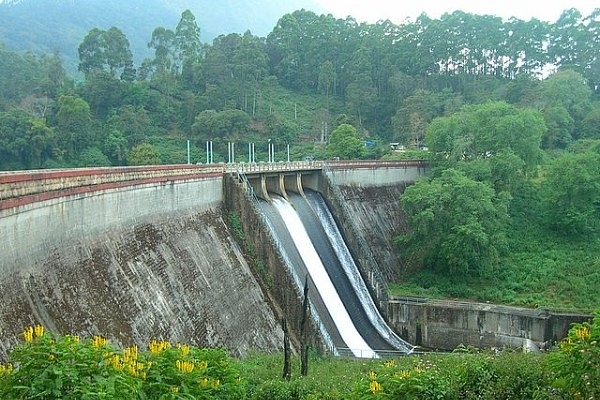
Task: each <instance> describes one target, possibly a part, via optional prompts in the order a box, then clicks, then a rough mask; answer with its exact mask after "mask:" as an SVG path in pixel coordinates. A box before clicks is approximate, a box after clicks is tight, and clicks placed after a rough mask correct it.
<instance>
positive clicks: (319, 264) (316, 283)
mask: <svg viewBox="0 0 600 400" xmlns="http://www.w3.org/2000/svg"><path fill="white" fill-rule="evenodd" d="M307 197H308V200H310V202H309V201H307V198H304V197H303V196H300V195H292V196H291V197H290V200H291V201H292V203H293V205H292V204H290V203H289V202H288V201H287V200H285V199H283V198H281V197H279V196H276V195H273V196H272V199H273V202H272V204H268V203H266V202H263V203H261V209H262V211H263V215H265V214H266V215H265V217H266V218H267V220H268V223H269V225H270V228H271V229H272V230H274V231H275V232H274V233H275V235H277V238H278V240H279V241H281V242H283V243H284V245H283V247H284V248H285V249H284V252H285V253H286V254H285V255H284V258H285V259H286V262H287V263H288V264H292V266H293V267H292V270H293V271H292V272H293V273H294V274H296V279H295V280H296V282H297V283H298V282H299V281H300V278H299V276H304V275H305V274H308V275H309V280H310V285H311V292H310V293H309V298H310V300H311V307H314V306H316V308H317V309H318V317H319V318H320V322H322V323H323V325H324V327H325V328H326V329H327V332H326V334H327V335H326V336H328V337H327V338H326V341H327V340H330V343H331V344H332V345H333V347H335V348H336V351H348V352H350V353H351V354H353V355H354V356H356V357H377V356H378V355H377V353H378V352H401V353H410V352H411V351H412V349H413V346H411V345H410V344H408V343H406V342H405V341H403V340H402V339H400V338H399V337H398V336H397V335H396V334H395V333H394V332H393V331H392V330H391V329H390V328H389V327H388V326H387V324H386V323H385V321H384V320H383V318H382V316H381V315H380V313H379V311H378V310H377V308H376V306H375V304H374V302H373V300H372V298H371V296H370V293H369V291H368V289H367V287H366V285H365V283H364V281H363V280H362V278H361V276H360V273H359V271H358V268H357V266H356V264H355V263H354V261H353V259H352V257H351V255H350V252H349V251H348V248H347V247H346V245H345V243H344V240H343V238H342V235H341V233H340V232H339V229H337V225H336V224H335V221H334V220H333V217H332V216H331V213H330V212H329V209H328V208H327V206H326V204H325V203H324V201H323V199H322V197H320V194H318V193H315V192H310V191H309V192H308V193H307ZM280 250H281V249H280ZM314 289H316V292H317V293H316V295H315V290H314Z"/></svg>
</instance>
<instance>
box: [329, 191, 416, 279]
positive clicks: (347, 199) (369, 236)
mask: <svg viewBox="0 0 600 400" xmlns="http://www.w3.org/2000/svg"><path fill="white" fill-rule="evenodd" d="M409 184H410V182H402V183H398V184H396V185H392V186H369V187H364V186H357V185H344V186H339V189H340V193H341V195H342V198H343V199H344V205H345V207H346V208H347V209H348V213H349V214H350V215H351V216H352V222H353V224H354V225H355V226H356V227H357V230H358V231H359V232H361V234H362V236H363V237H364V240H365V241H366V242H367V243H368V244H369V248H370V250H371V254H372V255H373V258H374V259H375V262H376V263H377V265H379V268H380V270H381V272H382V273H383V275H384V276H385V279H386V280H387V281H389V282H394V281H397V280H398V279H401V278H402V275H403V273H404V269H403V267H402V265H401V263H400V259H399V252H398V248H397V246H396V245H395V244H394V238H395V237H397V236H398V235H399V234H401V233H405V232H406V231H407V226H406V218H405V217H404V212H403V211H402V207H401V206H400V197H401V196H402V193H404V189H405V188H406V187H407V186H408V185H409Z"/></svg>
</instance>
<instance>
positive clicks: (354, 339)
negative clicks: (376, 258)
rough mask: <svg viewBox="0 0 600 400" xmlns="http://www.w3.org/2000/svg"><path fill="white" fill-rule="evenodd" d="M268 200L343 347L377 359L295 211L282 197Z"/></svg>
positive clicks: (354, 352)
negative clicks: (321, 300)
mask: <svg viewBox="0 0 600 400" xmlns="http://www.w3.org/2000/svg"><path fill="white" fill-rule="evenodd" d="M272 200H273V205H274V206H275V209H276V210H277V212H279V214H280V215H281V217H282V219H283V221H284V222H285V225H286V227H287V229H288V231H289V232H290V235H291V237H292V239H293V241H294V245H295V246H296V248H297V249H298V252H299V253H300V256H301V257H302V260H303V261H304V264H305V265H306V268H307V269H308V272H309V274H310V276H311V278H312V280H313V282H314V284H315V286H316V289H317V291H318V292H319V295H321V298H322V299H323V302H324V303H325V306H326V307H327V310H328V311H329V313H330V314H331V317H332V319H333V322H334V323H335V325H336V327H337V328H338V331H339V332H340V335H341V336H342V339H343V340H344V342H345V343H346V345H347V346H348V347H349V348H350V349H351V351H352V353H353V354H354V356H355V357H364V358H374V357H377V354H376V353H375V352H374V351H373V350H372V349H371V348H370V347H369V345H368V344H367V342H365V340H364V339H363V338H362V336H361V335H360V333H359V332H358V330H357V329H356V327H355V326H354V323H353V322H352V320H351V319H350V315H349V314H348V311H347V310H346V308H345V307H344V303H342V300H341V299H340V297H339V295H338V293H337V291H336V290H335V287H334V286H333V282H331V279H330V278H329V275H328V274H327V271H326V270H325V267H324V266H323V263H322V262H321V258H320V257H319V254H318V253H317V251H316V250H315V248H314V246H313V244H312V242H311V240H310V237H309V236H308V233H307V232H306V229H305V228H304V224H303V223H302V221H301V220H300V217H299V216H298V213H297V212H296V210H295V209H294V208H293V207H292V206H291V204H290V203H288V202H287V201H286V200H284V199H282V198H279V197H274V198H273V199H272Z"/></svg>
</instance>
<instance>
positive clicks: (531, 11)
mask: <svg viewBox="0 0 600 400" xmlns="http://www.w3.org/2000/svg"><path fill="white" fill-rule="evenodd" d="M313 1H314V2H316V3H319V4H321V5H322V7H323V9H324V10H325V11H326V13H331V14H333V16H335V17H338V18H346V17H347V16H348V15H351V16H352V17H354V18H355V19H356V20H357V22H371V23H373V22H376V21H378V20H385V19H389V20H390V21H392V22H394V23H396V24H398V23H401V22H402V21H404V20H405V19H406V18H409V19H411V20H415V19H416V18H417V17H418V16H419V15H420V14H421V13H422V12H425V13H427V15H429V17H431V18H439V17H440V16H441V15H442V14H444V13H445V12H449V13H451V12H453V11H455V10H462V11H466V12H470V13H473V14H493V15H497V16H500V17H502V18H504V19H505V20H506V19H508V18H510V17H513V16H514V17H517V18H519V19H523V20H529V19H531V18H537V19H541V20H544V21H549V22H556V20H557V19H558V17H560V15H561V13H562V12H563V11H564V10H567V9H570V8H576V9H578V10H579V11H580V12H581V13H582V14H583V15H584V16H587V15H589V14H590V13H591V11H592V10H593V9H594V8H596V7H599V8H600V4H599V3H598V2H596V1H593V0H545V1H538V0H534V1H532V0H313Z"/></svg>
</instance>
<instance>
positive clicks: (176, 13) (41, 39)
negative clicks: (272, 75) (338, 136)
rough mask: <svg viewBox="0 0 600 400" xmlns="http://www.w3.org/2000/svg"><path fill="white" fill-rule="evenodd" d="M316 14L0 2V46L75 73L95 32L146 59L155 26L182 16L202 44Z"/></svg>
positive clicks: (149, 2) (178, 2)
mask: <svg viewBox="0 0 600 400" xmlns="http://www.w3.org/2000/svg"><path fill="white" fill-rule="evenodd" d="M302 8H305V9H310V10H312V11H315V12H317V13H318V12H321V10H320V9H319V7H318V6H317V5H315V3H313V2H312V0H289V1H285V2H283V1H277V0H258V1H252V2H246V1H241V0H223V1H219V3H218V6H215V3H214V2H212V1H210V0H128V1H126V2H124V1H119V0H105V1H99V0H21V1H4V2H0V43H3V44H4V45H5V46H6V48H7V49H8V50H13V51H32V52H34V53H35V54H37V55H42V54H52V53H53V52H55V51H58V52H59V53H60V54H61V56H62V57H63V59H64V61H65V66H66V68H67V70H69V71H71V72H74V71H76V70H77V63H78V56H77V47H78V46H79V44H80V43H81V41H82V39H83V38H84V37H85V35H86V34H87V32H89V30H90V29H92V28H94V27H98V28H100V29H108V28H110V27H111V26H116V27H117V28H119V29H120V30H122V31H123V33H124V34H125V35H126V36H127V38H128V39H129V41H130V44H131V51H132V52H133V56H134V60H135V61H136V63H139V61H141V60H142V59H144V58H145V57H148V56H150V53H149V51H148V47H147V43H148V42H149V40H150V37H151V35H152V31H153V30H154V29H155V28H156V27H159V26H162V27H165V28H169V29H174V28H175V26H176V25H177V23H178V21H179V19H180V17H181V13H182V12H183V11H184V10H186V9H189V10H191V11H192V13H193V14H194V15H195V16H196V19H197V22H198V26H199V27H200V30H201V39H202V40H203V41H204V42H207V43H210V42H212V40H213V39H214V38H215V37H217V36H219V35H222V34H229V33H243V32H245V31H247V30H250V31H251V32H252V33H253V34H255V35H258V36H266V35H267V34H268V33H269V32H270V31H271V30H272V29H273V27H274V26H275V24H276V22H277V20H278V19H279V18H280V17H281V16H283V15H284V14H286V13H289V12H292V11H294V10H298V9H302Z"/></svg>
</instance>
